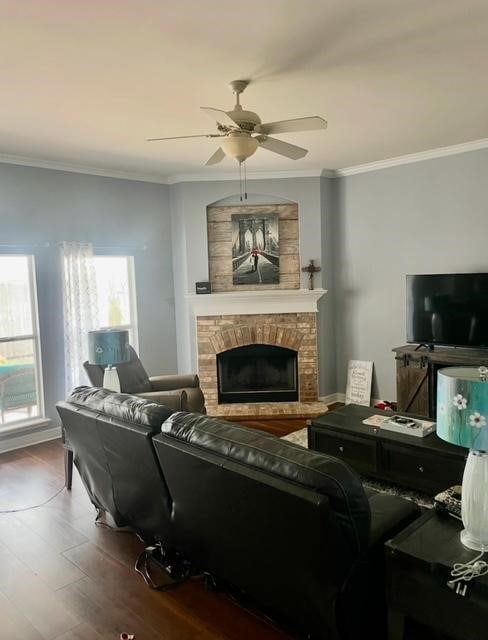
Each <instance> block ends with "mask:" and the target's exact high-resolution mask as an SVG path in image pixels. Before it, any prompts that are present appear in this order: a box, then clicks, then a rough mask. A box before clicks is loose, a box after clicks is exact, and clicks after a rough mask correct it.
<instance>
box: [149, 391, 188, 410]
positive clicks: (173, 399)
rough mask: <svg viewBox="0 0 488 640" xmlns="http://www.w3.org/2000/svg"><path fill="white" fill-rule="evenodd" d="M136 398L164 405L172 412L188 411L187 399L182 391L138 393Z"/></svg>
mask: <svg viewBox="0 0 488 640" xmlns="http://www.w3.org/2000/svg"><path fill="white" fill-rule="evenodd" d="M137 397H138V398H145V399H146V400H150V401H151V402H156V403H157V404H164V405H165V406H166V407H168V408H169V409H172V410H173V411H188V397H187V395H186V391H185V390H184V389H176V390H172V391H146V392H145V393H138V394H137Z"/></svg>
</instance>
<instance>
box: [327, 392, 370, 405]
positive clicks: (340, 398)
mask: <svg viewBox="0 0 488 640" xmlns="http://www.w3.org/2000/svg"><path fill="white" fill-rule="evenodd" d="M319 400H320V402H325V404H334V403H335V402H342V403H345V402H346V394H345V393H339V392H337V393H329V395H328V396H320V397H319ZM378 402H381V400H380V399H379V398H371V403H370V406H371V407H374V405H375V404H378Z"/></svg>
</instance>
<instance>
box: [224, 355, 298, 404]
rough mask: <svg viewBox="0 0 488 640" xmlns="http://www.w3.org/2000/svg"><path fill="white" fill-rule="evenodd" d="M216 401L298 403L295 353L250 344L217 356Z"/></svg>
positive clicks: (296, 359)
mask: <svg viewBox="0 0 488 640" xmlns="http://www.w3.org/2000/svg"><path fill="white" fill-rule="evenodd" d="M217 373H218V385H219V402H220V403H222V404H225V403H232V402H293V401H295V400H298V382H297V381H298V358H297V352H296V351H293V350H292V349H286V348H285V347H276V346H273V345H268V344H251V345H246V346H244V347H236V348H235V349H230V350H229V351H224V352H223V353H220V354H219V355H218V356H217Z"/></svg>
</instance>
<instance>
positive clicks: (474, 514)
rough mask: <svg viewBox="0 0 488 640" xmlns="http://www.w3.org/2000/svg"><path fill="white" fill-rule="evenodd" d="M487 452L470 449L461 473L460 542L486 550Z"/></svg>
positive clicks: (487, 510)
mask: <svg viewBox="0 0 488 640" xmlns="http://www.w3.org/2000/svg"><path fill="white" fill-rule="evenodd" d="M487 486H488V453H486V452H485V451H475V450H474V449H471V451H470V452H469V455H468V459H467V461H466V467H465V468H464V475H463V488H462V496H461V517H462V520H463V524H464V527H465V528H464V530H463V531H462V532H461V542H462V543H463V545H464V546H465V547H468V549H473V550H475V551H484V550H487V551H488V492H487V491H486V487H487Z"/></svg>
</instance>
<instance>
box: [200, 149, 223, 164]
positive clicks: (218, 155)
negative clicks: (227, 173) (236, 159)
mask: <svg viewBox="0 0 488 640" xmlns="http://www.w3.org/2000/svg"><path fill="white" fill-rule="evenodd" d="M224 158H225V153H224V150H223V149H222V147H219V148H218V149H217V151H216V152H215V153H214V154H213V155H211V156H210V158H209V159H208V160H207V162H206V163H205V166H207V167H208V166H210V165H211V164H218V163H219V162H222V160H223V159H224Z"/></svg>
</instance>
